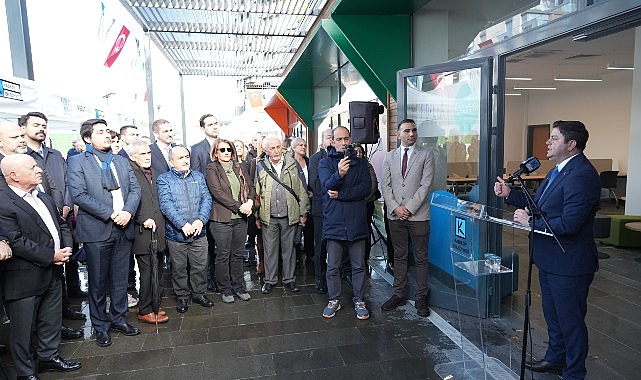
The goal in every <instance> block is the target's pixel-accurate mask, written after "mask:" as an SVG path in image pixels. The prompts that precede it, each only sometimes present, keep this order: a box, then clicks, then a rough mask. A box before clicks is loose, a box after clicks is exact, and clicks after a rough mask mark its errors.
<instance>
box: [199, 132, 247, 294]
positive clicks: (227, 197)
mask: <svg viewBox="0 0 641 380" xmlns="http://www.w3.org/2000/svg"><path fill="white" fill-rule="evenodd" d="M211 159H212V163H211V164H209V165H208V166H207V186H208V187H209V192H210V193H211V196H212V198H213V200H214V202H213V205H212V208H211V214H210V216H209V228H210V229H211V234H212V236H213V237H214V240H215V241H216V282H217V285H218V290H219V291H220V294H221V299H222V301H223V302H225V303H231V302H234V294H235V295H236V296H237V297H238V298H240V299H241V300H243V301H249V300H250V298H251V297H250V296H249V293H247V291H246V290H245V283H244V277H243V252H244V248H245V238H246V236H247V218H248V216H249V215H251V213H252V206H253V204H254V201H253V199H254V197H255V195H256V190H255V188H254V184H253V182H251V181H249V180H248V179H249V173H247V170H246V169H245V167H244V166H242V165H240V164H239V163H238V160H237V158H236V150H235V149H234V144H232V143H231V142H230V141H229V140H224V139H218V140H216V142H215V143H214V145H213V147H212V150H211Z"/></svg>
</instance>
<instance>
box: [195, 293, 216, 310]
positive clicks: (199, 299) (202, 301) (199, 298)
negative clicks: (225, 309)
mask: <svg viewBox="0 0 641 380" xmlns="http://www.w3.org/2000/svg"><path fill="white" fill-rule="evenodd" d="M192 299H193V300H194V302H196V303H197V304H199V305H200V306H202V307H212V306H214V303H213V302H212V300H210V299H209V298H207V296H206V295H204V294H198V295H195V296H193V297H192Z"/></svg>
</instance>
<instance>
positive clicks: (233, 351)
mask: <svg viewBox="0 0 641 380" xmlns="http://www.w3.org/2000/svg"><path fill="white" fill-rule="evenodd" d="M238 356H239V355H238V342H214V343H205V344H194V345H192V346H182V347H176V348H174V349H173V353H172V356H171V362H170V363H169V364H170V365H181V364H188V363H203V362H208V361H211V360H218V359H221V358H227V359H230V358H237V357H238Z"/></svg>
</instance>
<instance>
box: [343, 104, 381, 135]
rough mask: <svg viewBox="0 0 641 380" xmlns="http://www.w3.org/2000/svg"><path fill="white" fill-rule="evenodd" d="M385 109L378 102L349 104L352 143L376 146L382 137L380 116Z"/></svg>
mask: <svg viewBox="0 0 641 380" xmlns="http://www.w3.org/2000/svg"><path fill="white" fill-rule="evenodd" d="M384 110H385V109H384V108H383V106H382V105H380V104H378V103H377V102H349V125H350V133H351V136H352V141H353V142H355V143H358V144H376V143H377V142H378V139H379V138H380V137H381V134H380V131H379V129H378V115H380V114H382V113H383V111H384Z"/></svg>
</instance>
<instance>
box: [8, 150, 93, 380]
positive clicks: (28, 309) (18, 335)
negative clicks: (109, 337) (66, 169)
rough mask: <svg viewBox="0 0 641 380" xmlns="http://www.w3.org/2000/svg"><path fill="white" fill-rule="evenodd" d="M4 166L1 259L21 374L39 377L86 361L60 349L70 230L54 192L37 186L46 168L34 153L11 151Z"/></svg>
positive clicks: (14, 350) (13, 347) (15, 359)
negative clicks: (4, 251) (5, 251)
mask: <svg viewBox="0 0 641 380" xmlns="http://www.w3.org/2000/svg"><path fill="white" fill-rule="evenodd" d="M0 167H1V169H2V173H3V175H4V177H5V179H6V182H7V185H8V186H7V187H6V188H4V189H3V190H1V192H2V199H3V202H0V229H1V230H3V231H5V235H7V238H8V240H9V244H10V245H11V255H10V256H9V258H8V259H7V260H5V261H2V262H1V264H0V272H1V273H2V276H0V279H1V281H2V288H3V292H4V299H5V303H6V304H5V306H6V309H7V312H8V314H9V318H10V319H11V325H10V329H11V341H10V347H11V355H12V358H13V362H14V364H15V368H16V374H17V375H18V379H37V378H38V377H37V375H36V371H37V372H43V371H49V370H55V371H75V370H77V369H79V368H80V367H82V365H81V364H80V363H78V362H71V361H66V360H64V359H63V358H61V357H60V354H59V353H58V348H59V346H60V329H61V327H62V314H61V307H62V306H61V305H62V286H61V283H60V278H59V277H58V276H57V275H56V273H55V272H56V270H57V268H56V266H58V265H62V264H63V263H65V262H67V261H68V260H69V257H70V256H71V244H72V240H71V234H70V232H69V229H68V228H67V226H66V225H65V224H64V221H63V220H62V218H60V215H59V214H58V212H57V210H56V206H55V204H54V202H53V200H52V199H51V197H49V196H48V195H47V194H44V193H40V192H39V191H38V190H37V189H36V187H37V185H38V184H40V183H41V182H42V169H41V168H40V167H38V165H37V164H36V162H35V160H34V159H33V158H32V157H29V156H27V155H25V154H14V155H10V156H7V157H5V158H4V159H3V160H2V163H0ZM32 333H33V334H34V338H33V340H34V341H33V345H32ZM34 351H35V352H34ZM34 358H37V359H38V363H37V365H36V363H35V361H34Z"/></svg>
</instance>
